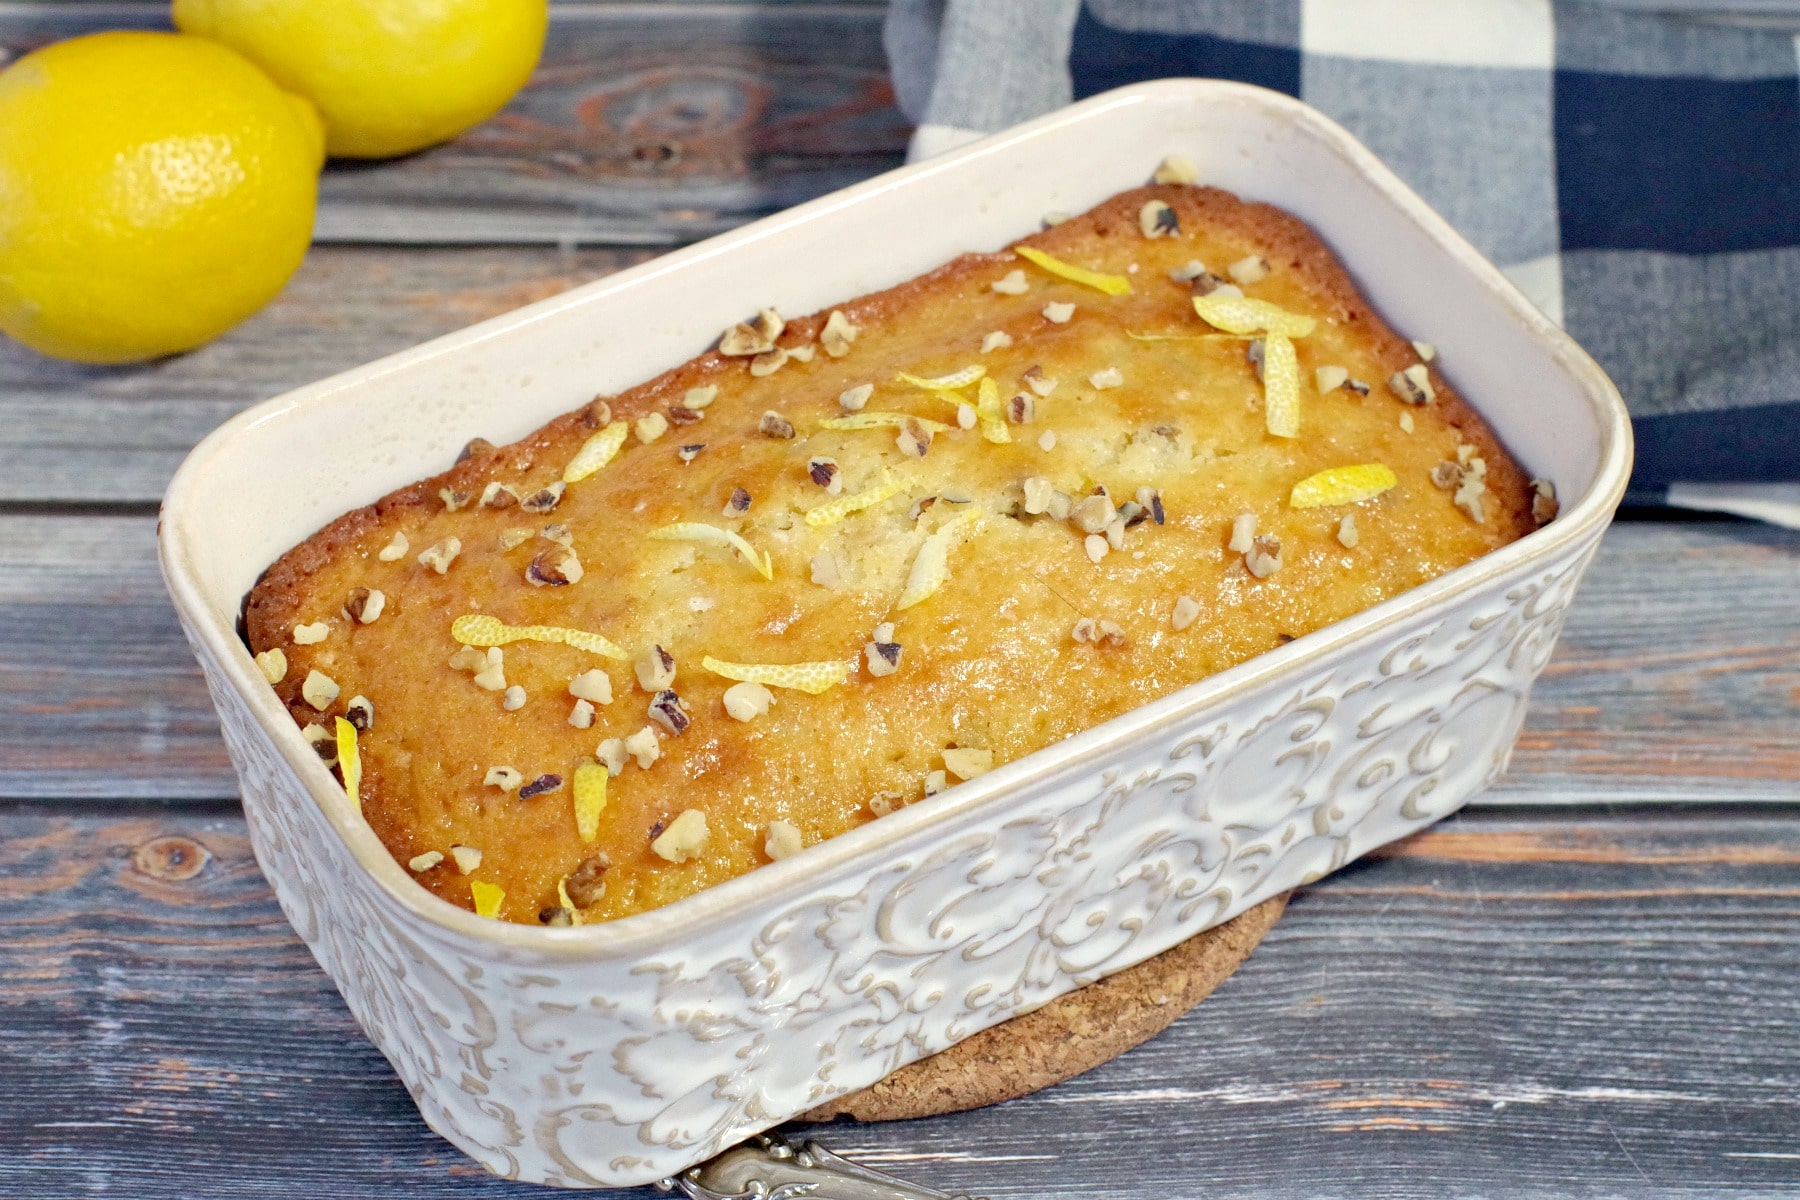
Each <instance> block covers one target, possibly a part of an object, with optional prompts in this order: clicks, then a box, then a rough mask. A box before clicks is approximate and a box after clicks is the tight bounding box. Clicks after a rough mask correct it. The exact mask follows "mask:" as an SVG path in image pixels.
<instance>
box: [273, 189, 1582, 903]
mask: <svg viewBox="0 0 1800 1200" xmlns="http://www.w3.org/2000/svg"><path fill="white" fill-rule="evenodd" d="M1183 174H1184V172H1183V170H1182V169H1181V166H1180V164H1178V163H1175V164H1165V168H1164V169H1163V170H1162V171H1160V172H1159V178H1162V179H1167V178H1171V177H1173V178H1177V179H1179V178H1181V177H1182V176H1183ZM1406 333H1407V335H1415V334H1416V335H1418V336H1421V337H1425V336H1429V331H1415V330H1408V331H1406ZM1435 359H1436V354H1435V351H1434V350H1433V349H1432V347H1431V346H1430V345H1428V344H1427V343H1426V342H1424V341H1410V340H1408V337H1407V336H1403V335H1401V334H1398V333H1396V332H1394V331H1393V330H1391V329H1389V328H1388V327H1387V326H1386V325H1385V324H1383V322H1382V321H1381V319H1380V318H1379V317H1378V316H1377V315H1376V314H1375V313H1374V312H1373V311H1371V309H1370V308H1369V306H1368V305H1367V304H1366V303H1365V302H1364V301H1363V300H1362V299H1361V298H1360V297H1359V296H1358V294H1357V292H1356V289H1355V288H1354V286H1353V285H1352V283H1351V281H1350V279H1349V277H1348V276H1347V275H1346V273H1345V272H1344V270H1343V268H1342V267H1341V266H1340V265H1339V264H1338V262H1337V261H1336V260H1335V259H1334V257H1333V256H1332V255H1331V253H1330V252H1329V251H1328V250H1327V249H1326V247H1325V246H1324V245H1323V244H1322V243H1321V242H1320V240H1319V239H1318V238H1317V237H1316V236H1315V235H1313V234H1312V232H1311V231H1310V230H1308V229H1307V228H1306V226H1304V225H1303V224H1302V223H1301V222H1299V221H1298V220H1296V219H1295V218H1293V217H1292V216H1289V215H1288V214H1286V213H1284V212H1282V211H1280V210H1278V209H1275V208H1271V207H1269V206H1267V205H1262V204H1254V203H1249V202H1245V201H1242V200H1240V199H1238V198H1237V197H1235V196H1233V195H1231V194H1229V193H1226V192H1223V191H1219V190H1217V189H1213V188H1207V187H1200V186H1195V185H1192V184H1188V183H1183V182H1169V183H1158V184H1156V185H1154V186H1149V187H1144V188H1139V189H1136V190H1133V191H1130V192H1126V193H1124V194H1121V195H1118V196H1115V197H1114V198H1112V199H1111V200H1108V201H1106V202H1105V203H1103V204H1101V205H1099V206H1098V207H1097V208H1095V209H1093V210H1092V211H1090V212H1088V213H1086V214H1084V215H1081V216H1076V217H1073V218H1070V219H1067V220H1064V221H1062V222H1060V223H1057V224H1055V225H1053V226H1051V227H1049V228H1046V229H1044V230H1043V231H1042V232H1038V233H1035V234H1033V235H1031V236H1029V237H1026V238H1024V239H1022V240H1021V241H1019V242H1018V243H1016V244H1015V245H1013V246H1011V247H1008V248H1006V249H1004V250H1001V251H999V252H997V253H971V254H966V255H964V256H962V257H960V258H958V259H956V260H955V261H953V262H950V263H948V264H946V265H945V266H943V267H941V268H940V269H938V270H936V271H933V272H931V273H929V274H927V275H924V276H921V277H919V278H917V279H914V280H912V281H910V282H907V283H904V284H901V285H899V286H897V287H894V288H892V289H890V290H887V291H884V292H879V293H876V294H874V295H870V296H865V297H863V298H861V299H857V300H849V301H846V302H845V303H843V304H841V305H838V306H836V307H834V308H831V309H829V310H827V311H826V312H823V313H817V314H813V315H811V316H807V317H801V318H793V317H784V315H782V314H778V313H777V312H775V311H773V310H769V309H765V310H763V311H761V312H760V313H758V314H757V315H756V316H754V317H752V318H750V319H747V320H746V321H744V323H742V324H739V325H736V326H733V327H732V328H730V329H728V330H726V331H725V332H724V333H723V336H722V337H720V339H719V341H718V343H717V344H716V346H714V348H712V349H710V350H707V351H706V352H705V353H702V354H700V355H699V356H698V357H696V358H694V359H692V360H691V361H689V362H687V363H684V364H682V365H680V366H678V367H675V368H674V369H672V370H670V371H668V372H667V373H665V374H663V375H661V376H659V377H657V378H655V379H652V380H650V381H649V382H647V383H645V384H643V385H642V386H639V387H635V388H633V389H631V390H629V391H626V392H623V393H621V394H619V395H609V396H603V397H599V398H596V399H595V400H593V401H592V402H591V403H589V404H587V405H585V406H583V407H582V408H581V409H580V410H578V411H576V412H573V413H570V414H568V415H566V416H563V417H561V418H558V419H557V420H554V421H552V422H550V423H549V424H548V425H546V426H545V427H543V428H542V429H541V430H539V431H538V432H536V433H534V434H532V435H530V436H529V437H526V438H524V439H523V440H521V441H518V442H516V443H514V444H512V445H508V446H498V447H497V446H493V445H490V444H488V443H487V442H485V441H482V440H480V439H476V440H475V441H472V442H470V444H469V446H468V448H467V449H466V450H465V452H464V454H463V456H462V457H461V458H460V459H459V460H458V461H457V462H456V463H455V464H454V465H453V466H450V467H449V469H448V470H446V471H445V472H444V473H443V474H441V475H438V476H435V477H433V478H431V479H427V480H424V481H422V482H420V483H417V484H414V485H412V486H410V487H406V488H402V489H401V490H399V491H396V492H394V493H392V494H391V495H388V496H386V497H383V498H382V499H380V500H379V501H377V502H376V503H374V504H371V505H370V506H368V507H367V508H363V509H359V510H357V511H355V512H352V513H349V514H347V515H345V516H343V517H342V518H340V519H338V520H337V521H335V522H333V523H332V524H330V525H328V526H327V527H326V528H324V529H323V530H321V531H319V532H318V533H317V534H315V535H313V536H312V537H311V538H309V539H308V540H307V541H305V542H304V543H302V544H301V545H299V546H297V547H295V548H294V549H293V550H292V551H290V552H289V553H288V554H286V555H285V556H284V557H282V558H281V559H280V561H278V562H277V563H275V564H274V565H273V566H272V567H271V568H270V569H269V571H268V572H267V573H266V574H265V576H264V577H263V579H262V580H261V581H260V582H259V583H258V584H257V586H256V588H255V589H254V591H253V592H252V593H251V595H250V596H249V598H248V600H247V602H246V613H245V615H246V630H247V634H248V638H249V642H250V647H251V649H252V651H253V652H254V653H255V655H256V661H257V664H258V666H259V667H260V668H261V669H262V671H263V673H264V675H265V676H266V677H267V678H268V680H269V681H270V683H271V685H272V686H273V687H274V688H275V690H276V692H277V693H278V694H279V695H280V697H281V699H282V700H283V701H284V702H285V703H286V705H287V707H288V709H289V711H290V712H291V713H292V714H293V717H294V719H295V720H296V721H297V722H298V723H299V724H300V726H301V727H302V730H303V732H304V734H305V736H306V738H307V739H308V741H310V742H311V743H312V744H313V745H314V747H315V748H316V749H317V750H318V752H319V753H320V755H321V757H322V758H324V759H325V760H326V762H327V763H328V764H330V765H331V766H332V767H333V768H334V769H336V770H337V771H338V773H339V775H340V776H341V777H342V779H343V782H344V786H345V787H346V789H347V791H348V792H349V793H350V795H351V797H352V799H354V800H355V801H356V802H357V803H358V804H360V806H361V810H362V812H363V815H364V816H365V817H366V819H367V820H368V822H369V824H370V825H371V826H372V827H373V829H374V831H375V832H376V834H377V835H379V836H380V838H381V840H382V841H383V842H384V843H385V844H386V845H387V847H388V848H389V850H391V852H392V853H393V854H394V856H395V858H396V859H398V860H399V861H400V862H401V863H403V864H405V865H406V866H407V867H409V868H410V870H411V871H412V873H413V875H414V877H416V878H417V879H418V881H419V882H420V884H422V885H423V886H424V887H426V888H429V889H430V890H431V891H433V892H435V893H436V894H438V895H439V896H441V897H443V898H444V899H446V900H449V901H450V902H452V903H455V904H459V905H462V906H464V907H467V908H473V909H474V910H475V911H477V912H479V913H482V914H484V915H487V916H493V917H497V918H500V919H503V920H509V921H518V922H527V923H538V922H542V923H545V924H554V925H566V924H579V923H583V922H593V921H601V920H610V919H615V918H618V917H623V916H627V915H630V914H632V913H637V912H641V911H644V910H646V909H650V908H653V907H656V906H659V905H664V904H668V903H670V902H672V901H675V900H678V899H681V898H682V897H684V896H688V895H691V894H693V893H695V892H697V891H699V890H700V889H703V888H706V887H708V886H710V885H712V884H716V883H719V882H720V881H723V880H726V879H729V878H731V877H733V876H736V875H740V874H742V873H744V872H748V871H752V870H755V869H756V868H758V867H760V866H762V865H764V864H766V863H768V862H770V861H772V860H774V859H778V858H783V857H786V856H788V855H792V854H795V853H798V852H800V851H802V850H803V849H804V848H805V847H808V846H811V845H814V844H816V843H818V842H819V841H821V840H823V839H826V838H830V837H833V836H835V835H837V834H840V833H843V832H845V831H846V830H849V829H852V828H854V827H855V826H858V825H860V824H862V823H864V822H868V821H874V820H878V819H880V818H881V817H882V816H884V815H886V814H889V813H891V812H894V811H896V810H897V809H899V808H901V807H903V806H906V805H911V804H918V803H927V804H929V803H931V799H930V798H931V797H932V796H933V795H934V794H936V793H939V792H942V791H943V790H945V789H946V788H950V787H954V786H956V785H957V784H958V783H959V782H961V781H965V780H969V779H972V778H975V777H976V776H978V775H980V774H982V773H984V772H986V771H988V770H990V769H992V768H994V767H998V766H1001V765H1002V764H1005V763H1010V762H1013V761H1014V760H1016V759H1018V758H1020V757H1022V756H1024V755H1026V754H1029V753H1031V752H1032V751H1033V750H1036V749H1039V748H1040V747H1043V746H1046V745H1049V744H1051V743H1054V742H1056V741H1058V740H1060V739H1063V738H1066V737H1068V736H1070V735H1071V734H1074V733H1076V732H1079V731H1081V730H1084V729H1087V728H1090V727H1092V726H1094V725H1097V724H1099V723H1101V722H1103V721H1106V720H1107V719H1109V718H1111V717H1115V716H1118V715H1120V714H1121V713H1124V712H1126V711H1128V710H1130V709H1132V708H1135V707H1137V706H1139V705H1142V704H1144V703H1146V702H1148V701H1151V700H1154V699H1156V698H1157V697H1160V696H1164V695H1166V694H1168V693H1170V692H1173V691H1175V690H1177V689H1179V688H1181V687H1184V686H1186V685H1188V684H1191V683H1193V682H1195V681H1197V680H1200V679H1202V678H1205V677H1206V676H1208V675H1211V674H1213V673H1214V672H1217V671H1220V670H1222V669H1224V668H1227V667H1230V666H1232V665H1234V664H1236V663H1240V662H1243V661H1244V660H1246V659H1248V658H1250V657H1252V656H1253V655H1256V654H1259V653H1261V652H1263V651H1265V650H1268V649H1271V648H1272V647H1275V646H1278V645H1280V644H1282V643H1284V642H1286V641H1289V640H1291V639H1293V638H1295V637H1298V636H1301V635H1303V634H1305V633H1307V632H1309V631H1312V630H1315V629H1318V628H1320V627H1321V626H1324V625H1328V624H1330V623H1331V622H1333V621H1336V620H1338V619H1340V618H1343V617H1346V616H1348V615H1350V614H1352V613H1355V612H1357V611H1359V610H1361V609H1364V608H1367V607H1368V606H1370V605H1372V604H1375V603H1378V602H1380V601H1382V600H1384V599H1387V598H1388V597H1391V596H1394V595H1396V594H1397V593H1400V592H1403V591H1405V590H1407V589H1408V588H1411V587H1414V586H1415V585H1417V584H1420V583H1422V582H1424V581H1426V580H1429V579H1431V578H1433V577H1434V576H1437V575H1440V574H1442V573H1443V572H1445V571H1448V570H1450V569H1452V568H1455V567H1457V566H1459V565H1461V564H1464V563H1467V562H1469V561H1470V560H1472V559H1474V558H1476V557H1478V556H1480V555H1482V554H1485V553H1487V552H1488V551H1490V550H1493V549H1495V548H1496V547H1499V546H1502V545H1504V544H1506V543H1507V542H1510V541H1512V540H1514V539H1516V538H1518V537H1520V536H1522V535H1523V534H1525V533H1527V532H1529V531H1530V530H1531V529H1533V528H1534V527H1536V526H1537V525H1540V524H1542V523H1543V522H1544V521H1547V520H1549V519H1550V518H1551V517H1552V516H1553V515H1554V513H1555V497H1554V493H1553V492H1552V491H1551V490H1550V488H1549V486H1548V485H1547V484H1545V483H1542V482H1540V481H1533V480H1531V479H1530V478H1529V477H1528V476H1527V475H1526V474H1525V473H1524V472H1522V471H1521V469H1520V468H1519V466H1518V465H1517V464H1516V463H1515V462H1514V461H1513V460H1512V459H1511V458H1510V457H1509V456H1508V455H1507V453H1506V452H1505V450H1504V449H1503V448H1502V447H1501V446H1500V445H1499V444H1498V442H1497V441H1496V439H1495V437H1494V435H1493V433H1492V432H1491V431H1490V430H1489V429H1488V427H1487V426H1486V425H1485V424H1484V423H1483V422H1482V420H1481V419H1480V417H1479V416H1477V415H1476V413H1475V412H1474V411H1473V410H1472V409H1471V408H1470V407H1469V406H1468V405H1467V404H1465V403H1464V402H1463V401H1462V400H1461V399H1460V398H1459V397H1458V396H1457V394H1456V393H1455V391H1454V390H1453V389H1452V388H1451V386H1450V385H1449V383H1448V382H1447V381H1446V380H1445V379H1444V377H1443V376H1442V375H1440V374H1439V373H1438V364H1437V362H1436V361H1435ZM471 432H477V431H471Z"/></svg>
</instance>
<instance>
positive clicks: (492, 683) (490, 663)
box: [469, 646, 506, 692]
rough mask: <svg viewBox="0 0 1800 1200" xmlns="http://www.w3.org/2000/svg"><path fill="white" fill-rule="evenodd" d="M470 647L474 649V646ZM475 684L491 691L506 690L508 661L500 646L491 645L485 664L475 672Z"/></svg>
mask: <svg viewBox="0 0 1800 1200" xmlns="http://www.w3.org/2000/svg"><path fill="white" fill-rule="evenodd" d="M469 649H471V650H472V649H474V647H473V646H471V647H469ZM475 686H476V687H478V688H481V689H483V690H484V691H489V692H503V691H505V690H506V662H505V657H504V652H503V651H502V650H501V649H500V647H498V646H489V647H488V651H487V654H486V656H485V657H484V665H483V666H482V667H481V668H480V669H479V670H477V671H476V672H475Z"/></svg>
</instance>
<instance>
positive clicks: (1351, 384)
mask: <svg viewBox="0 0 1800 1200" xmlns="http://www.w3.org/2000/svg"><path fill="white" fill-rule="evenodd" d="M1344 390H1345V391H1346V392H1355V393H1356V394H1357V395H1359V396H1366V395H1368V394H1369V385H1368V384H1366V383H1364V382H1363V381H1362V380H1360V379H1358V378H1356V377H1355V376H1351V377H1350V378H1349V379H1346V380H1344Z"/></svg>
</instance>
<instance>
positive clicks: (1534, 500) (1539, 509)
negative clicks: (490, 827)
mask: <svg viewBox="0 0 1800 1200" xmlns="http://www.w3.org/2000/svg"><path fill="white" fill-rule="evenodd" d="M1560 509H1561V505H1559V504H1558V503H1557V500H1556V485H1555V484H1554V483H1551V482H1550V481H1549V480H1548V479H1534V480H1532V481H1531V519H1532V520H1533V521H1536V522H1537V523H1538V524H1539V525H1548V524H1549V523H1550V522H1552V521H1554V520H1556V514H1557V512H1558V511H1560ZM270 682H274V681H273V680H271V681H270Z"/></svg>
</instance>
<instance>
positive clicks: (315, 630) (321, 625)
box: [294, 621, 331, 646]
mask: <svg viewBox="0 0 1800 1200" xmlns="http://www.w3.org/2000/svg"><path fill="white" fill-rule="evenodd" d="M330 636H331V626H330V625H328V624H326V623H325V622H324V621H314V622H313V623H312V624H310V625H296V626H294V645H296V646H311V645H314V644H315V643H318V642H322V641H324V640H325V639H326V638H328V637H330Z"/></svg>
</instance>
